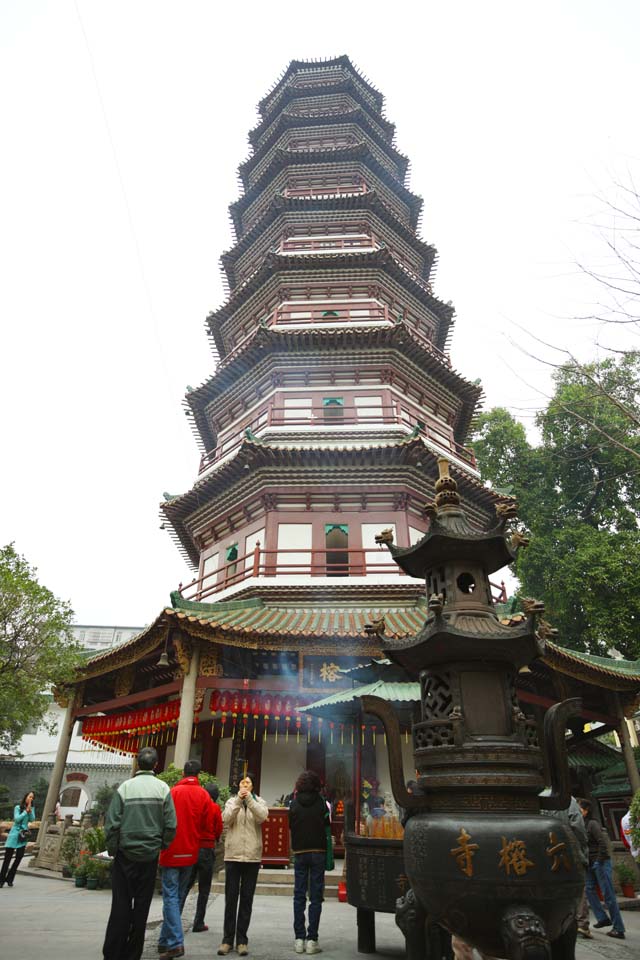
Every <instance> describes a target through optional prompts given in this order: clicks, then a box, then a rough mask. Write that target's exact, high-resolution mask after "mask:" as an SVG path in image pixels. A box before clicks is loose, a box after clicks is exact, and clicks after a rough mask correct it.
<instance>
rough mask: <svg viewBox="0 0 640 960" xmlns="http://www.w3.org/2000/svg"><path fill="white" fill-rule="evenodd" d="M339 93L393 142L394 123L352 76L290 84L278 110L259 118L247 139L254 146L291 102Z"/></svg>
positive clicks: (283, 94) (279, 102) (281, 98)
mask: <svg viewBox="0 0 640 960" xmlns="http://www.w3.org/2000/svg"><path fill="white" fill-rule="evenodd" d="M341 94H343V95H345V96H349V97H352V98H353V99H354V100H356V101H357V103H358V104H359V105H360V106H361V107H362V109H363V110H364V111H365V112H366V113H367V114H368V116H369V118H370V120H371V121H372V122H373V123H376V124H378V126H379V127H380V128H381V129H382V130H383V131H384V135H385V137H386V138H387V140H388V141H389V143H392V142H393V139H394V137H395V130H396V125H395V123H392V122H391V121H390V120H387V118H386V117H385V116H384V115H383V114H382V113H381V112H378V111H377V110H376V108H375V107H374V106H373V104H371V103H370V102H369V101H368V100H367V98H366V97H365V96H364V94H363V92H362V90H361V89H360V87H359V86H358V85H357V83H356V82H355V81H354V79H353V77H346V78H345V79H344V80H342V81H341V82H340V83H331V84H330V83H322V82H320V81H318V83H317V84H315V85H314V86H313V87H305V88H304V89H303V88H301V87H295V86H290V87H287V88H286V89H285V90H283V92H282V96H281V97H280V99H279V101H278V110H272V111H270V113H269V115H268V116H267V117H266V118H264V119H263V120H260V122H259V123H258V124H257V125H256V126H255V127H254V128H253V130H250V131H249V136H248V140H249V143H250V144H251V145H252V146H256V144H258V143H259V142H260V140H261V138H262V137H263V136H264V135H265V133H266V132H267V131H268V130H269V128H270V127H271V126H272V125H274V124H276V123H277V122H278V117H279V114H280V113H285V112H286V111H287V108H288V107H289V105H290V104H291V103H295V102H296V101H297V100H308V99H314V98H316V99H317V98H318V97H326V96H334V95H337V96H340V95H341Z"/></svg>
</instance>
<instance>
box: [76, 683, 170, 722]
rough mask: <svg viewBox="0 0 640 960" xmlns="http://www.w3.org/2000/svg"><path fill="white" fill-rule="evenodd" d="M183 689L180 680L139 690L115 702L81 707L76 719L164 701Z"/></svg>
mask: <svg viewBox="0 0 640 960" xmlns="http://www.w3.org/2000/svg"><path fill="white" fill-rule="evenodd" d="M181 689H182V683H181V682H180V680H172V681H171V683H163V684H162V686H161V687H152V688H151V689H150V690H139V691H138V693H130V694H129V695H128V696H126V697H115V698H114V699H113V700H103V701H102V703H90V704H88V705H87V706H85V707H81V708H80V710H78V712H77V713H76V714H75V716H76V717H88V716H90V715H91V714H92V713H107V712H108V711H109V710H121V709H123V708H126V707H130V706H133V704H134V703H142V702H143V701H144V700H163V699H164V698H165V697H168V696H169V694H171V693H178V692H179V690H181Z"/></svg>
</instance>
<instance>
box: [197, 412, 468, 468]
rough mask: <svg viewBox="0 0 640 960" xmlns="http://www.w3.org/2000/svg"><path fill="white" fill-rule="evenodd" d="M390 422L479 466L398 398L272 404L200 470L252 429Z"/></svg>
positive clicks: (231, 449) (226, 453) (213, 453)
mask: <svg viewBox="0 0 640 960" xmlns="http://www.w3.org/2000/svg"><path fill="white" fill-rule="evenodd" d="M390 425H391V426H404V427H406V428H407V430H413V429H414V427H415V426H419V427H420V430H421V433H422V436H424V437H425V438H426V439H427V440H431V441H432V442H433V443H435V444H437V445H438V446H439V447H440V448H442V449H443V450H450V451H451V452H452V453H454V454H455V455H456V456H457V457H458V458H459V459H460V460H462V461H464V462H465V463H468V464H469V466H471V467H473V468H474V469H475V467H476V458H475V456H474V453H473V450H471V449H469V448H468V447H463V446H462V445H461V444H459V443H456V442H455V440H447V439H446V438H445V437H444V436H443V435H442V434H440V433H438V432H437V431H436V430H433V429H432V428H431V427H430V426H429V424H426V423H425V422H424V421H423V420H421V419H420V418H419V417H418V416H416V415H415V414H412V413H410V412H409V411H408V410H406V409H403V408H402V407H401V404H400V402H399V401H398V402H396V403H394V404H384V405H382V406H379V405H375V404H371V405H370V406H367V405H366V404H362V405H360V404H359V405H358V406H357V407H356V406H355V405H354V404H347V405H345V406H341V407H338V406H335V407H334V406H331V407H324V408H322V410H318V409H312V408H311V407H308V406H307V407H304V406H299V407H279V406H277V405H276V404H269V405H268V406H267V407H265V408H263V409H262V410H261V411H260V412H259V413H258V414H257V415H256V416H255V417H254V419H253V420H251V422H250V423H247V424H244V425H243V426H242V427H241V428H240V429H239V430H238V431H237V432H236V433H235V434H232V435H231V436H229V437H227V438H226V439H225V440H224V441H223V442H222V443H219V444H218V445H217V446H216V447H215V448H214V449H213V450H210V451H209V452H207V453H204V454H203V455H202V457H201V458H200V469H199V472H200V473H202V472H203V471H204V470H207V469H208V468H209V467H210V466H211V465H212V464H214V463H216V462H217V461H218V460H220V459H222V457H227V456H229V455H230V454H232V453H235V452H236V451H237V450H238V448H239V447H240V445H241V444H242V441H243V439H244V438H245V437H246V435H247V431H248V430H250V431H251V433H253V434H255V435H256V436H259V435H260V434H261V433H262V432H263V431H264V430H266V429H268V428H269V427H290V428H293V429H295V428H297V427H329V428H331V429H335V428H336V427H354V426H380V427H385V426H390Z"/></svg>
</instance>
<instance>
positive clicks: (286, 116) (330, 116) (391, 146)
mask: <svg viewBox="0 0 640 960" xmlns="http://www.w3.org/2000/svg"><path fill="white" fill-rule="evenodd" d="M355 114H358V115H360V116H361V117H363V118H364V120H365V123H363V125H362V126H363V129H364V131H365V132H366V133H368V134H369V135H370V136H371V138H372V139H373V140H374V141H375V142H376V144H377V145H378V146H379V147H381V148H382V149H383V150H385V151H387V150H388V151H389V152H390V154H392V155H393V156H394V157H395V158H396V159H397V160H398V161H399V163H398V166H399V167H400V168H401V170H402V174H403V175H406V172H407V170H408V167H409V165H410V163H411V159H410V157H408V156H407V155H406V154H405V153H402V151H401V150H399V149H398V147H397V146H396V145H395V143H393V142H390V141H388V140H385V138H384V137H383V136H381V135H380V133H379V132H378V131H377V130H375V129H374V124H373V123H372V122H371V119H370V115H369V114H368V112H367V111H366V110H365V109H364V107H363V106H362V105H361V104H356V106H355V107H349V108H348V109H347V108H345V110H344V111H343V112H342V113H327V114H322V115H321V116H305V115H304V114H300V115H296V114H293V113H286V112H283V113H281V114H280V115H279V117H278V118H277V120H275V121H274V124H273V126H274V130H273V132H272V133H271V134H270V136H269V139H268V140H265V142H264V143H262V144H261V145H260V147H259V148H258V149H254V151H253V153H251V154H250V155H249V156H248V157H247V158H246V159H245V160H243V161H242V162H241V163H239V164H238V174H239V176H240V177H241V179H242V180H243V181H244V179H245V176H246V175H247V173H248V172H250V170H251V167H252V166H253V165H254V164H255V163H256V162H257V161H259V160H260V159H262V158H263V157H264V156H265V155H266V154H267V153H268V152H269V150H271V149H272V148H273V146H274V144H275V143H276V142H277V140H278V137H279V136H280V135H281V133H283V132H284V131H286V130H291V129H294V130H295V129H296V128H297V127H300V128H301V129H304V128H305V127H314V126H319V127H322V126H343V125H346V124H349V123H353V122H354V115H355ZM278 127H280V128H281V129H277V128H278Z"/></svg>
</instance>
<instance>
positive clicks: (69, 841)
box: [60, 833, 80, 878]
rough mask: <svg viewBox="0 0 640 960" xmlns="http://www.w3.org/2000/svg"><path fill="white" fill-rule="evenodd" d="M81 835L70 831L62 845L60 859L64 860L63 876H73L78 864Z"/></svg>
mask: <svg viewBox="0 0 640 960" xmlns="http://www.w3.org/2000/svg"><path fill="white" fill-rule="evenodd" d="M79 849H80V837H79V836H78V834H77V833H68V834H67V835H66V836H65V837H64V839H63V841H62V843H61V845H60V859H61V860H62V876H63V877H67V878H68V877H72V876H73V872H74V870H75V868H76V866H77V865H78V852H79Z"/></svg>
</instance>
